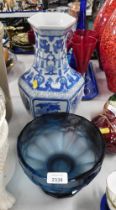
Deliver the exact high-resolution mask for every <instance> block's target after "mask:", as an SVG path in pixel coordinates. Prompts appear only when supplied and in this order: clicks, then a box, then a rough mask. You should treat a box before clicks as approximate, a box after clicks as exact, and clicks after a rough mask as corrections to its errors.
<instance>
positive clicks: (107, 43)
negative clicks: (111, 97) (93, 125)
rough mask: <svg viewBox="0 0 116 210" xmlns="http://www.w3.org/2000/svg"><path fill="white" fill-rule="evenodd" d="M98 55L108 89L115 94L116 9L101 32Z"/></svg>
mask: <svg viewBox="0 0 116 210" xmlns="http://www.w3.org/2000/svg"><path fill="white" fill-rule="evenodd" d="M100 55H101V62H102V66H103V69H104V71H105V73H106V78H107V82H108V87H109V89H110V90H111V91H112V92H116V9H115V10H114V12H113V14H112V16H111V18H110V19H109V21H108V22H107V24H106V27H105V29H104V31H103V34H102V37H101V42H100Z"/></svg>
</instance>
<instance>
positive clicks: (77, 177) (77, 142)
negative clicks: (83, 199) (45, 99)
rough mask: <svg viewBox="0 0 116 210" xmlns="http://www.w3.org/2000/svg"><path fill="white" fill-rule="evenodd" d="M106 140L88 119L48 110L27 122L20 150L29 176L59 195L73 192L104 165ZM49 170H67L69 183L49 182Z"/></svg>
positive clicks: (23, 164)
mask: <svg viewBox="0 0 116 210" xmlns="http://www.w3.org/2000/svg"><path fill="white" fill-rule="evenodd" d="M104 149H105V144H104V140H103V139H102V136H101V134H100V132H99V130H98V129H97V128H96V127H95V126H94V125H93V124H92V122H90V121H88V120H87V119H85V118H83V117H81V116H77V115H74V114H69V113H53V114H45V115H42V116H40V117H38V118H35V119H34V120H33V121H32V122H30V123H29V124H27V125H26V126H25V128H24V129H23V130H22V132H21V134H20V135H19V137H18V143H17V151H18V156H19V160H20V163H21V165H22V167H23V169H24V172H25V173H26V174H27V176H28V177H29V178H30V179H31V180H32V181H33V182H34V183H36V184H37V185H39V186H40V187H41V188H42V189H43V190H44V191H45V192H46V193H48V194H49V195H52V196H55V197H59V198H60V197H61V198H62V197H67V196H72V195H74V194H75V193H77V192H78V191H79V190H81V189H82V188H83V187H84V186H86V185H87V184H89V183H90V182H91V181H92V179H93V178H94V177H95V176H96V175H97V173H98V172H99V171H100V169H101V164H102V161H103V157H104ZM49 172H53V173H54V172H57V173H59V172H62V173H63V172H66V173H67V175H68V183H67V184H49V183H48V182H47V174H48V173H49Z"/></svg>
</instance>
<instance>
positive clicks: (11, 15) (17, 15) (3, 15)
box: [0, 8, 92, 18]
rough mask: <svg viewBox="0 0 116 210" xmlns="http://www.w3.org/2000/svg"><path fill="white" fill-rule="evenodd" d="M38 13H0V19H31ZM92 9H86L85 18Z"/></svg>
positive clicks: (89, 14)
mask: <svg viewBox="0 0 116 210" xmlns="http://www.w3.org/2000/svg"><path fill="white" fill-rule="evenodd" d="M38 12H40V11H21V12H0V18H25V17H31V16H32V15H34V14H36V13H38ZM91 14H92V8H89V9H87V13H86V15H87V16H91Z"/></svg>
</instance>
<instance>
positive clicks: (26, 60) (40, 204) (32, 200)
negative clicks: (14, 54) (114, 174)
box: [8, 55, 116, 210]
mask: <svg viewBox="0 0 116 210" xmlns="http://www.w3.org/2000/svg"><path fill="white" fill-rule="evenodd" d="M32 62H33V56H30V55H29V56H26V55H22V56H18V64H17V65H16V66H15V67H14V69H13V70H12V71H11V72H10V74H9V75H8V79H9V86H10V92H11V96H12V103H13V110H14V111H13V116H12V119H11V121H10V124H9V142H10V144H11V147H12V149H11V154H9V157H10V155H12V156H13V157H14V159H15V160H16V168H15V172H14V174H13V177H12V179H11V181H10V182H9V184H8V189H9V191H10V192H12V193H13V194H14V195H15V197H16V200H17V201H16V204H15V205H14V207H13V208H12V210H38V209H41V210H60V209H62V210H99V209H100V200H101V197H102V196H103V194H104V192H105V187H106V177H107V176H108V174H109V173H110V172H111V171H113V170H115V169H116V166H115V165H116V164H115V163H116V156H115V155H114V156H107V155H106V156H105V159H104V163H103V167H102V170H101V172H100V173H99V174H98V176H97V177H96V178H95V179H94V180H93V181H92V182H91V183H90V184H89V185H88V186H87V187H85V188H83V189H82V190H81V191H80V192H79V193H77V194H76V195H75V196H73V197H72V198H65V199H55V198H53V197H50V196H48V195H46V194H45V193H44V192H43V191H42V190H41V189H40V188H39V187H37V186H36V185H35V184H33V183H32V182H31V181H30V180H29V178H28V177H27V176H26V175H25V174H24V172H23V170H22V168H21V167H20V165H19V162H18V158H17V152H16V142H17V137H18V135H19V133H20V131H21V130H22V129H23V127H24V126H25V125H26V124H27V123H28V122H29V121H31V120H32V117H31V116H30V115H29V114H28V113H27V112H26V110H25V108H24V106H23V103H22V100H21V98H20V95H19V91H18V83H17V81H18V78H19V76H20V75H21V74H22V73H23V72H24V71H25V70H27V69H29V68H30V66H31V65H32ZM94 67H95V73H96V78H97V82H98V84H99V91H100V93H99V95H98V96H97V97H96V98H94V99H93V100H91V101H82V102H80V104H79V106H78V107H77V112H76V113H77V114H79V115H82V116H84V117H86V118H88V119H89V120H91V119H92V117H93V116H96V115H97V114H98V113H99V112H101V111H102V108H103V105H104V103H105V102H106V100H107V99H108V98H109V96H110V95H111V94H112V93H111V92H110V91H109V90H108V89H107V84H106V79H105V75H104V72H101V71H100V70H99V68H98V63H97V62H95V64H94ZM11 170H12V168H11Z"/></svg>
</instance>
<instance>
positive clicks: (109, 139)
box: [92, 110, 116, 153]
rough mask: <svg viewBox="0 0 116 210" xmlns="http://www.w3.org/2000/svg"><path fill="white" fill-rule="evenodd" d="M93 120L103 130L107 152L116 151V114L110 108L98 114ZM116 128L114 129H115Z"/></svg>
mask: <svg viewBox="0 0 116 210" xmlns="http://www.w3.org/2000/svg"><path fill="white" fill-rule="evenodd" d="M92 122H93V123H94V124H95V125H96V126H97V127H98V128H99V129H100V130H102V131H106V133H105V132H104V133H102V135H103V138H104V140H105V142H106V152H108V153H116V131H115V125H116V116H115V114H114V113H113V112H111V111H110V110H106V112H105V113H103V114H100V115H98V116H96V117H95V118H94V119H93V120H92ZM113 128H114V129H113Z"/></svg>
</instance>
